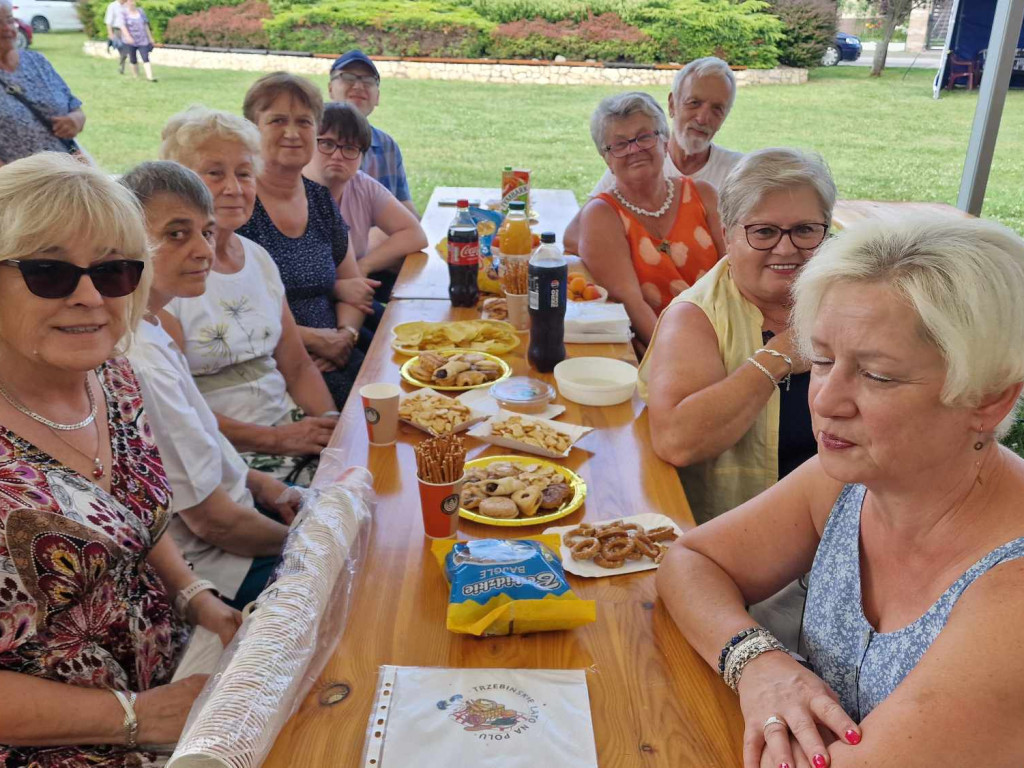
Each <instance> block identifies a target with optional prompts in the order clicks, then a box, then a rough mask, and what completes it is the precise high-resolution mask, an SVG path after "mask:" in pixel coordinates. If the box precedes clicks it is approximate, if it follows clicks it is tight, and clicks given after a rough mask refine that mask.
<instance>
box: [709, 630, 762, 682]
mask: <svg viewBox="0 0 1024 768" xmlns="http://www.w3.org/2000/svg"><path fill="white" fill-rule="evenodd" d="M759 629H761V627H748V628H747V629H744V630H743V631H742V632H737V633H736V634H735V635H733V636H732V637H731V638H729V642H728V643H726V644H725V647H723V648H722V652H721V653H720V654H719V655H718V674H719V675H720V676H725V659H726V657H727V656H728V655H729V651H731V650H732V649H733V648H735V647H736V646H737V645H739V643H740V641H741V640H743V639H744V638H747V637H750V636H751V635H752V634H754V633H755V632H757V631H758V630H759Z"/></svg>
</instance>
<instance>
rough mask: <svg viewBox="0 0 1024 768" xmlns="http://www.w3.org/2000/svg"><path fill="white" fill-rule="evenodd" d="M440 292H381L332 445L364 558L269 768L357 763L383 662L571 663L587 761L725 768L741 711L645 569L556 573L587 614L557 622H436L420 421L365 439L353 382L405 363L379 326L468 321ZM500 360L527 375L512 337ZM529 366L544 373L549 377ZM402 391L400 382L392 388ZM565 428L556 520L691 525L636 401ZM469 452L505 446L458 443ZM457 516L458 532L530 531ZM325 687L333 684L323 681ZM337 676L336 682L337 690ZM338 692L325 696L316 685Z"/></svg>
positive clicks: (437, 594) (574, 418)
mask: <svg viewBox="0 0 1024 768" xmlns="http://www.w3.org/2000/svg"><path fill="white" fill-rule="evenodd" d="M476 316H477V315H476V311H475V310H473V309H456V308H453V307H451V305H450V304H449V303H448V302H447V301H438V300H393V301H392V302H391V303H390V304H389V305H388V308H387V311H386V312H385V314H384V317H383V320H382V323H381V326H380V328H379V329H378V331H377V332H376V334H375V337H374V340H373V344H372V346H371V347H370V350H369V354H368V355H367V357H366V360H365V362H364V363H363V366H362V370H361V371H360V374H359V377H358V379H357V381H356V384H355V387H354V389H353V393H354V394H353V397H351V398H350V399H349V401H348V404H347V405H346V407H345V409H344V412H343V413H342V416H341V418H340V420H339V424H338V427H337V429H336V431H335V434H334V438H333V441H332V447H333V448H336V449H339V450H341V451H344V452H345V455H346V460H347V461H348V463H350V464H353V465H364V466H366V467H368V468H369V469H370V471H371V472H372V473H373V476H374V487H375V490H376V492H377V497H378V501H377V509H376V514H375V517H374V523H373V525H374V530H373V536H372V540H371V543H370V549H369V556H368V557H367V558H366V561H365V562H364V563H363V564H362V565H361V567H360V572H359V576H358V578H357V580H356V583H355V586H354V590H353V594H352V602H351V606H350V610H349V614H348V623H347V627H346V630H345V633H344V635H343V636H342V638H341V641H340V643H339V645H338V647H337V649H336V651H335V652H334V655H333V657H332V659H331V661H330V662H329V663H328V665H327V667H326V668H325V670H324V672H323V674H322V675H321V677H320V679H319V680H318V681H317V683H316V684H315V685H314V687H313V689H312V690H311V692H310V694H309V696H308V697H307V699H306V701H305V702H304V703H303V704H302V705H301V707H300V708H299V710H298V711H297V712H296V714H295V715H294V716H293V717H292V718H291V720H290V721H289V723H288V724H287V726H286V727H285V729H284V730H283V731H282V733H281V735H280V736H279V738H278V739H277V742H276V744H275V746H274V749H273V751H272V752H271V754H270V757H269V758H268V760H267V762H266V764H265V765H266V766H267V767H268V768H286V766H287V767H289V768H290V767H291V766H298V765H301V766H303V768H327V767H328V766H330V768H335V767H336V768H356V766H359V765H360V762H359V761H360V756H361V754H362V750H363V744H364V740H365V737H366V727H367V720H368V717H369V714H370V709H371V707H372V705H373V697H374V688H375V684H376V680H377V672H378V667H379V666H380V665H382V664H395V665H407V666H437V667H465V668H501V667H511V668H534V669H545V668H548V669H550V668H555V669H585V670H588V674H587V679H588V684H589V690H590V701H591V708H592V714H593V722H594V734H595V738H596V745H597V754H598V759H599V763H600V765H601V768H633V767H634V766H644V768H678V767H679V766H696V765H700V766H707V767H708V768H717V767H719V766H720V767H721V768H727V767H729V768H734V767H735V766H738V765H740V764H741V762H742V759H741V739H742V732H743V724H742V719H741V716H740V714H739V708H738V704H737V700H736V697H735V696H734V695H733V694H732V693H731V692H730V691H729V690H728V688H726V687H725V685H724V684H723V683H722V682H720V681H719V680H718V678H717V676H716V675H715V673H714V672H713V671H712V670H711V669H710V668H709V667H708V666H707V664H705V663H704V662H703V661H702V660H701V659H700V657H699V656H698V655H697V654H696V653H695V652H694V651H693V650H692V649H691V648H690V646H689V644H688V643H687V642H686V641H685V640H684V639H683V637H682V635H681V634H680V633H679V631H678V630H677V629H676V627H675V625H674V624H673V623H672V620H671V618H670V617H669V615H668V612H667V611H666V610H665V607H664V605H663V604H662V603H661V602H660V601H659V600H658V598H657V595H656V591H655V579H654V573H655V572H654V571H647V572H644V573H637V574H631V575H624V576H616V577H609V578H601V579H583V578H578V577H575V576H572V575H571V574H570V575H569V581H570V583H571V585H572V587H573V589H574V590H575V591H576V592H577V594H579V596H580V597H582V598H585V599H592V600H596V601H597V621H596V622H595V623H593V624H589V625H587V626H584V627H581V628H579V629H576V630H572V631H565V632H542V633H537V634H533V635H514V636H510V637H490V638H477V637H472V636H468V635H457V634H453V633H451V632H449V631H448V630H447V629H446V628H445V611H446V607H447V597H448V586H447V583H446V581H445V579H444V576H443V575H442V573H441V571H440V569H439V568H438V566H437V564H436V562H435V560H434V558H433V556H432V555H431V554H430V551H429V540H427V539H425V538H424V536H423V529H422V522H421V518H420V509H419V495H418V489H417V483H416V472H415V458H414V454H413V445H415V444H416V443H417V442H419V441H420V440H421V439H423V438H424V437H425V434H424V433H423V432H420V431H419V430H416V429H414V428H412V427H410V426H408V425H405V424H402V425H400V429H399V438H398V443H397V444H396V445H395V446H390V447H383V448H380V447H371V446H370V445H369V444H368V441H367V435H366V426H365V422H364V417H363V411H362V405H361V403H360V401H359V398H358V396H355V392H357V391H358V389H359V387H360V386H362V385H363V384H366V383H370V382H381V381H386V382H395V383H398V382H401V378H400V375H399V370H398V369H399V366H400V365H401V363H402V362H404V361H405V360H406V359H407V358H405V357H402V356H400V355H398V354H397V353H395V352H393V351H392V349H391V347H390V343H391V339H392V334H391V330H392V328H394V327H395V325H397V324H398V323H402V322H406V321H409V320H433V321H448V320H459V319H474V318H476ZM522 339H523V342H522V343H521V344H520V346H519V347H518V348H517V349H515V350H513V351H512V352H511V353H509V354H508V355H505V356H504V359H505V360H506V361H507V362H508V363H509V364H510V365H511V366H512V368H513V372H514V374H516V375H520V374H525V373H527V372H528V369H529V366H528V363H527V361H526V359H525V355H526V339H527V336H526V335H525V334H524V335H523V336H522ZM567 352H568V354H569V355H570V356H582V355H590V356H595V355H596V356H603V357H609V358H616V359H620V360H627V361H629V362H631V363H634V364H635V362H636V359H635V357H634V356H633V352H632V349H631V347H630V346H629V345H627V344H616V345H611V344H607V345H578V344H577V345H567ZM531 375H533V376H536V377H538V378H542V379H545V380H547V381H549V382H553V381H554V379H553V377H552V376H550V375H544V374H538V373H536V372H532V373H531ZM403 387H404V388H405V389H407V390H411V389H412V388H411V387H410V386H409V385H408V384H404V383H403ZM559 402H562V403H563V404H565V405H566V406H567V410H566V413H565V415H564V416H563V417H561V418H562V419H563V420H564V421H565V422H567V423H576V424H584V425H587V426H591V427H594V428H595V429H594V432H592V433H591V434H589V435H587V436H586V437H585V438H583V440H581V441H580V447H579V448H575V449H574V450H573V451H572V453H571V455H570V456H569V458H568V459H566V460H565V461H564V462H562V463H564V465H565V466H568V467H570V468H571V469H573V470H575V471H576V472H578V473H579V474H580V475H581V476H582V477H583V478H584V480H585V481H586V483H587V489H588V492H587V498H586V503H585V504H584V506H583V509H582V510H581V511H579V512H576V513H574V514H572V515H570V516H569V517H566V518H564V519H563V520H560V521H559V522H558V523H556V524H557V525H561V524H571V523H577V522H579V521H581V520H583V519H584V518H586V519H587V520H604V519H610V518H616V517H621V516H625V515H631V514H636V513H640V512H647V511H652V512H660V513H663V514H665V515H668V516H669V517H671V518H673V519H674V520H676V521H677V522H678V523H679V524H680V525H681V526H682V527H684V528H687V527H690V526H692V525H693V518H692V515H691V513H690V509H689V506H688V504H687V502H686V497H685V495H684V494H683V491H682V488H681V487H680V484H679V480H678V478H677V475H676V472H675V470H674V469H673V468H672V467H671V466H669V465H668V464H666V463H665V462H663V461H661V460H660V459H658V458H657V457H656V456H655V455H654V451H653V449H652V447H651V441H650V435H649V431H648V430H649V425H648V416H647V411H646V409H644V408H643V404H642V403H641V401H640V400H639V398H638V397H636V396H634V398H633V399H632V401H630V402H628V403H624V404H621V405H617V406H614V407H608V408H590V407H585V406H580V405H577V404H575V403H571V402H568V401H564V400H561V399H560V400H559ZM467 440H468V441H469V443H470V445H471V446H472V447H471V449H470V452H469V458H476V457H477V456H480V455H492V454H497V453H502V452H507V450H505V449H500V448H496V447H493V446H489V445H486V444H483V443H479V442H477V441H475V440H473V439H472V438H467ZM541 530H543V526H537V527H536V528H532V527H527V528H515V529H509V528H496V527H492V526H485V525H481V524H476V523H471V522H467V521H464V520H460V522H459V536H460V537H471V538H482V537H504V536H510V535H511V536H517V535H529V534H531V533H539V532H540V531H541ZM332 686H333V687H332ZM346 687H347V688H346ZM338 690H341V691H342V692H343V693H344V692H345V691H346V690H347V695H344V696H343V697H339V696H335V697H334V698H335V699H337V698H341V700H340V701H338V702H337V703H334V701H333V699H331V698H330V697H329V695H328V694H329V693H330V692H337V691H338Z"/></svg>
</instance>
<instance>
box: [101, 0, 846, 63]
mask: <svg viewBox="0 0 1024 768" xmlns="http://www.w3.org/2000/svg"><path fill="white" fill-rule="evenodd" d="M247 1H248V0H217V7H213V8H211V7H210V6H209V2H210V0H143V4H144V7H145V9H146V13H147V14H148V15H149V18H150V22H151V23H152V26H153V33H154V37H156V39H157V41H158V42H164V41H165V37H164V36H165V30H166V28H167V25H168V23H169V22H170V20H171V19H172V18H174V19H176V22H175V27H174V29H173V30H172V32H171V37H170V38H168V41H170V40H171V39H173V40H174V41H175V42H179V41H181V42H184V41H185V40H186V39H187V40H193V39H194V40H199V39H201V38H202V39H206V40H211V41H212V39H213V37H216V34H215V33H216V30H215V29H213V28H211V22H210V19H222V20H223V19H226V16H223V15H222V14H221V12H219V11H218V8H220V7H235V6H238V5H240V4H242V3H243V2H247ZM266 1H267V2H269V7H270V10H271V12H272V14H273V17H272V18H264V19H263V20H262V25H263V29H264V30H265V32H266V41H267V42H266V45H267V46H268V47H269V48H271V49H273V50H283V51H308V52H312V53H329V54H336V53H340V52H342V51H345V50H347V49H349V48H353V47H359V48H362V49H363V50H364V51H366V52H367V53H368V54H371V55H373V54H376V55H385V56H438V57H459V58H480V57H495V58H523V59H533V58H536V59H545V60H548V59H552V58H554V57H555V56H558V55H562V56H565V57H566V58H570V59H580V60H585V59H596V60H600V61H631V62H637V63H643V64H654V63H661V62H686V61H690V60H692V59H695V58H697V57H700V56H709V55H717V56H721V57H722V58H723V59H725V60H726V61H728V62H729V63H730V64H733V65H738V66H750V67H759V68H768V67H773V66H775V64H776V63H777V62H778V60H779V56H780V52H781V49H780V46H783V45H784V44H785V41H786V40H787V37H786V35H787V28H786V27H785V26H784V25H783V23H782V22H780V21H779V19H778V18H776V17H775V16H774V15H772V14H771V12H770V10H771V8H770V4H769V3H768V2H766V0H266ZM776 1H777V2H779V3H783V4H785V3H787V2H790V3H792V5H793V6H794V7H795V6H798V5H800V4H801V3H803V4H809V3H810V4H813V3H816V2H826V3H827V2H828V0H776ZM106 2H107V0H82V7H83V18H88V19H89V20H90V23H87V25H86V28H87V31H88V32H89V34H91V35H93V36H94V37H102V36H103V24H102V19H103V12H104V10H105V8H106ZM788 8H789V5H787V12H789V11H788ZM201 12H205V14H206V15H203V13H201ZM197 15H199V16H202V17H203V19H205V20H206V21H203V20H200V21H197V22H194V23H186V22H185V21H184V20H177V19H179V17H182V16H197ZM794 18H796V16H794ZM236 27H237V28H236ZM789 34H791V35H792V34H793V33H792V30H791V31H790V32H789ZM211 36H212V37H211ZM257 39H258V40H260V41H262V38H261V37H260V36H259V33H258V32H257V31H256V29H255V19H254V18H253V17H252V16H251V14H250V15H247V16H245V19H244V21H243V20H239V21H238V22H237V24H234V25H232V29H231V30H230V31H229V32H225V33H224V34H223V35H221V36H220V38H219V40H220V42H219V43H213V42H208V43H195V44H200V45H201V44H212V45H232V46H234V45H237V46H238V47H246V48H249V47H263V44H262V43H256V42H255V41H256V40H257ZM235 40H237V43H236V42H234V41H235ZM794 50H796V49H794ZM802 50H803V49H802V48H801V49H799V50H798V51H797V53H801V51H802ZM804 55H806V54H804Z"/></svg>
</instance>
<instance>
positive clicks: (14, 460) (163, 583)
mask: <svg viewBox="0 0 1024 768" xmlns="http://www.w3.org/2000/svg"><path fill="white" fill-rule="evenodd" d="M148 250H149V249H148V245H147V242H146V230H145V227H144V226H143V220H142V213H141V211H140V210H139V206H138V203H137V202H136V201H135V199H134V197H133V196H132V194H131V193H130V192H129V191H128V190H127V189H125V188H124V187H122V186H120V185H119V184H118V183H117V182H115V181H114V180H113V179H111V178H110V176H109V175H107V174H106V173H102V172H100V171H98V170H95V169H93V168H89V167H87V166H85V165H82V164H81V163H78V162H76V161H75V160H73V159H71V158H70V157H68V156H67V155H66V154H57V153H53V152H45V153H41V154H38V155H35V156H33V157H28V158H23V159H21V160H18V161H16V162H14V163H11V164H9V165H7V166H4V167H3V168H0V380H2V381H0V386H2V389H0V394H2V397H0V765H3V766H74V767H75V768H78V767H79V766H81V767H84V766H103V767H105V768H126V767H127V766H136V767H137V768H154V767H155V766H157V765H163V761H161V760H160V759H159V758H158V756H157V755H156V754H154V753H153V752H152V751H151V750H150V749H147V748H146V747H144V746H139V745H147V744H149V745H153V744H171V743H174V742H175V741H176V740H177V739H178V736H179V735H180V734H181V729H182V726H183V725H184V723H185V718H186V716H187V715H188V712H189V709H190V708H191V706H192V703H193V702H194V701H195V698H196V696H197V695H198V693H199V691H200V689H201V688H202V686H203V683H204V681H205V676H201V675H195V676H191V677H188V678H185V679H184V680H181V681H179V682H176V683H172V682H171V677H172V675H173V674H174V670H175V668H176V666H177V664H178V663H179V661H180V657H181V653H182V650H183V648H184V644H185V641H186V639H187V636H188V629H187V624H186V622H188V623H190V624H193V625H199V626H202V627H204V628H206V629H208V630H210V631H212V632H214V633H215V634H217V635H218V636H219V637H220V639H221V640H222V641H223V642H224V643H225V644H226V643H228V642H229V641H230V640H231V638H232V636H233V635H234V633H235V630H236V629H237V628H238V626H239V625H240V623H241V615H240V614H239V613H238V611H235V610H232V609H231V608H229V607H228V606H227V605H225V604H224V603H223V602H222V601H221V600H220V599H219V598H218V597H217V596H216V595H215V594H214V593H213V592H212V591H210V585H209V584H208V583H203V582H201V581H199V580H198V579H197V578H196V576H195V575H194V574H193V573H192V571H191V570H189V568H188V565H187V564H186V563H185V561H184V560H183V559H182V557H181V553H180V552H179V551H178V549H177V547H176V546H175V544H174V541H173V540H172V539H171V537H170V536H166V535H164V533H165V530H166V526H167V523H168V519H169V516H170V508H171V496H170V488H169V486H168V483H167V478H166V477H165V475H164V471H163V466H162V465H161V463H160V454H159V452H158V451H157V447H156V443H155V442H154V440H153V437H152V434H151V433H150V429H149V425H148V423H147V417H146V413H145V410H144V408H143V401H142V397H141V395H140V392H139V384H138V381H137V380H136V378H135V375H134V373H133V372H132V368H131V366H130V365H129V364H128V362H127V360H125V359H124V358H123V357H120V356H119V355H120V350H121V349H123V348H124V346H126V345H127V344H128V340H129V339H130V337H131V334H132V332H133V329H134V328H135V327H136V326H137V325H138V322H139V321H140V319H141V318H142V314H143V311H144V310H145V308H146V294H147V291H148V282H149V277H148V276H147V273H148V272H149V271H150V270H151V269H152V267H151V265H150V264H149V253H148ZM172 606H173V608H172ZM114 691H116V693H114ZM136 697H137V698H136ZM126 710H131V711H133V713H134V718H133V719H135V720H137V723H138V730H137V732H133V731H132V730H130V729H129V728H126V727H125V723H126V722H128V721H127V719H126Z"/></svg>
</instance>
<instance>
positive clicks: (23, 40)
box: [14, 19, 32, 51]
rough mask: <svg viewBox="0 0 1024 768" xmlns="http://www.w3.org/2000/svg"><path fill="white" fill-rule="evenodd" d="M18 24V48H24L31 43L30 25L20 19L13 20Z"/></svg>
mask: <svg viewBox="0 0 1024 768" xmlns="http://www.w3.org/2000/svg"><path fill="white" fill-rule="evenodd" d="M14 21H15V22H16V23H17V25H18V43H17V45H18V50H21V51H23V50H25V49H26V48H28V47H29V46H30V45H32V27H30V26H29V25H28V24H26V23H25V22H24V21H22V20H21V19H15V20H14Z"/></svg>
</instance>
